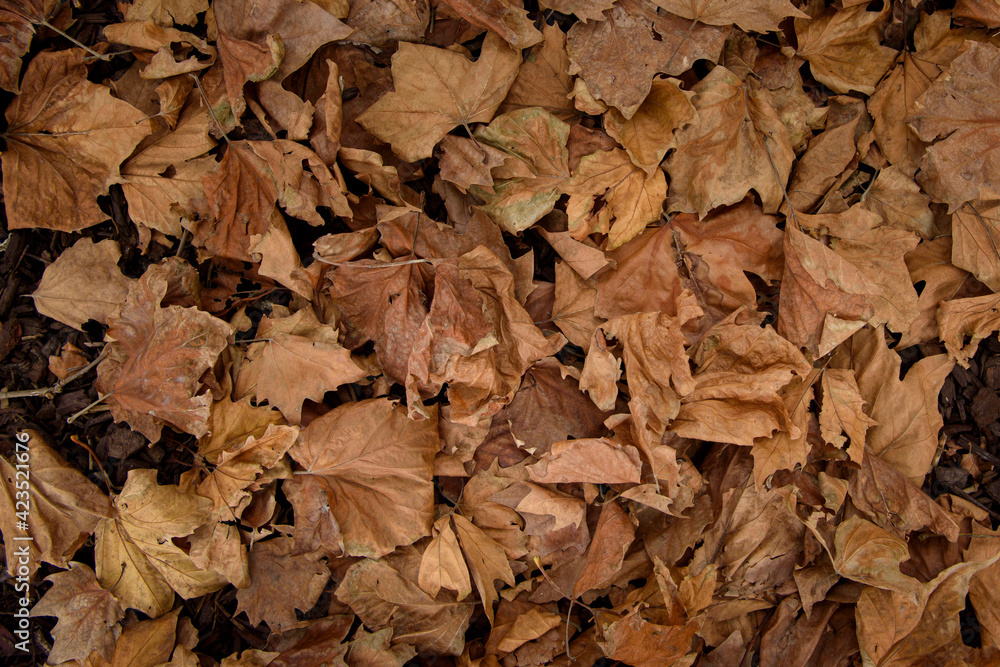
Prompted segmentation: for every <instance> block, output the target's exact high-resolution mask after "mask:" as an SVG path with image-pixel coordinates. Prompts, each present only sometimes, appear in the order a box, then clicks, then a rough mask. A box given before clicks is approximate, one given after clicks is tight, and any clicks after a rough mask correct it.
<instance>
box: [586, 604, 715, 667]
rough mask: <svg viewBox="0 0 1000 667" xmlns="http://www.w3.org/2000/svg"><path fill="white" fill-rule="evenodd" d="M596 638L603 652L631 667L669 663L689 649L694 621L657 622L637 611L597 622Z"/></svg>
mask: <svg viewBox="0 0 1000 667" xmlns="http://www.w3.org/2000/svg"><path fill="white" fill-rule="evenodd" d="M600 629H601V636H602V637H603V638H602V639H599V640H598V644H600V646H601V649H602V650H603V651H604V655H605V656H607V657H608V658H610V659H611V660H621V661H622V662H624V663H626V664H628V665H633V666H634V667H655V666H656V665H664V664H673V663H675V662H676V661H677V660H680V659H681V658H682V657H684V655H685V654H686V653H688V651H690V649H691V639H692V638H693V637H694V633H695V632H696V631H697V629H698V624H697V623H688V624H687V625H670V626H664V625H657V624H655V623H650V622H649V621H647V620H645V619H643V618H642V617H641V616H640V615H639V612H638V611H633V612H632V613H630V614H628V615H627V616H625V617H624V618H620V619H618V620H615V621H614V622H612V623H608V624H606V625H605V624H602V625H601V628H600Z"/></svg>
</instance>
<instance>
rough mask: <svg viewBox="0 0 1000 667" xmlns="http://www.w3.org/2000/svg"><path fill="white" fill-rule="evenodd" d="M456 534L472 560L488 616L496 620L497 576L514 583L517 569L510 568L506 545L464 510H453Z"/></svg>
mask: <svg viewBox="0 0 1000 667" xmlns="http://www.w3.org/2000/svg"><path fill="white" fill-rule="evenodd" d="M451 518H452V522H453V524H454V526H455V534H456V535H458V541H459V543H460V544H461V545H462V552H463V553H464V554H465V562H466V563H467V564H468V567H469V572H470V574H472V581H473V582H474V583H475V584H476V590H477V591H479V599H480V600H482V602H483V609H484V610H485V612H486V617H487V618H489V619H490V623H493V603H494V602H496V600H497V589H496V583H494V582H495V581H496V580H497V579H500V580H502V581H503V582H504V583H506V584H507V585H508V586H513V585H514V573H513V572H512V571H511V569H510V562H509V561H508V560H507V553H506V551H505V550H504V548H503V547H502V546H500V545H499V544H498V543H497V542H496V541H494V540H493V539H492V538H491V537H490V536H489V535H487V534H486V533H484V532H483V531H482V530H480V528H479V527H478V526H476V525H475V524H474V523H472V522H471V521H469V520H468V519H466V518H465V517H464V516H462V515H461V514H452V515H451Z"/></svg>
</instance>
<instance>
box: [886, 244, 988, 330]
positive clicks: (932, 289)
mask: <svg viewBox="0 0 1000 667" xmlns="http://www.w3.org/2000/svg"><path fill="white" fill-rule="evenodd" d="M951 247H952V240H951V238H950V237H947V236H946V237H941V238H937V239H933V240H931V241H923V242H922V243H921V244H920V245H918V246H917V247H916V248H915V249H914V250H911V251H910V252H908V253H906V257H905V259H906V266H907V268H908V269H909V270H910V280H911V281H912V282H913V284H914V285H918V284H920V283H923V290H922V291H921V292H920V297H919V298H918V299H917V316H916V317H915V318H914V319H913V324H912V325H910V331H909V332H907V333H906V334H904V335H903V338H902V340H900V341H899V345H900V347H901V348H906V347H909V346H910V345H914V344H917V343H924V342H927V341H929V340H933V339H935V338H938V337H939V332H938V324H937V313H938V306H939V305H943V304H942V302H943V301H951V300H953V299H954V300H960V299H962V298H963V297H969V296H973V295H976V294H981V293H982V291H980V290H985V289H986V288H985V287H983V286H982V285H979V283H978V282H977V281H976V280H975V279H974V278H973V277H972V276H971V275H970V274H969V273H968V272H966V271H963V270H962V269H959V268H956V267H955V265H954V264H952V263H951V255H952V248H951ZM941 339H942V340H944V341H945V342H946V344H947V339H946V337H944V336H941Z"/></svg>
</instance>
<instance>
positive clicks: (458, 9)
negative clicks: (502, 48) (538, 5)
mask: <svg viewBox="0 0 1000 667" xmlns="http://www.w3.org/2000/svg"><path fill="white" fill-rule="evenodd" d="M443 2H444V4H446V5H448V6H449V7H450V8H451V9H452V10H453V11H454V12H455V13H456V14H458V15H459V16H461V17H462V19H463V20H465V21H468V22H469V23H471V24H472V25H476V26H479V27H480V28H486V29H487V30H489V31H490V33H495V34H497V35H500V36H501V37H503V38H504V40H505V41H506V42H507V43H508V44H510V46H511V47H512V48H515V49H524V48H527V47H529V46H533V45H535V44H538V43H539V42H541V41H542V34H541V33H540V32H538V30H537V29H536V28H535V26H534V23H533V22H532V21H531V20H530V19H529V18H528V13H527V12H526V11H524V3H523V2H522V0H480V1H478V2H473V1H471V0H443Z"/></svg>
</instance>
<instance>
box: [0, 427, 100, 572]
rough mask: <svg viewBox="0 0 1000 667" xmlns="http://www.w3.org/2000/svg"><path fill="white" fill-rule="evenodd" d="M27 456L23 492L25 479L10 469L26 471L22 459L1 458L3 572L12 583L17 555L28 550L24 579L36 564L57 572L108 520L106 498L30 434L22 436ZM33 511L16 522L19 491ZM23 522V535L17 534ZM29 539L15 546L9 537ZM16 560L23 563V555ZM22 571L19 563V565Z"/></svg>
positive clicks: (0, 525) (23, 457) (41, 441)
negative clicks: (21, 548) (50, 566)
mask: <svg viewBox="0 0 1000 667" xmlns="http://www.w3.org/2000/svg"><path fill="white" fill-rule="evenodd" d="M25 433H27V435H28V442H27V443H26V444H27V446H28V448H29V450H28V451H29V452H30V455H31V458H30V462H31V468H30V475H28V478H27V482H28V486H27V489H25V488H23V483H24V481H25V473H24V472H23V470H24V469H23V468H22V469H20V470H22V472H20V473H19V472H18V469H17V468H15V465H17V464H21V465H25V464H26V463H27V457H26V456H24V452H23V450H22V452H21V453H22V456H20V457H17V456H16V454H15V456H14V457H13V460H14V461H15V463H13V464H12V463H11V462H10V461H8V460H7V459H6V458H4V457H2V456H0V478H2V479H0V486H2V487H3V488H2V492H0V531H2V532H3V535H4V537H5V539H4V545H5V547H6V553H7V561H6V562H7V570H8V571H9V572H10V574H11V576H12V577H13V576H14V575H15V573H16V571H17V565H18V562H19V559H18V556H17V551H15V550H16V549H17V548H18V547H19V546H20V545H21V544H27V548H28V551H29V553H30V558H29V564H28V568H29V570H30V574H29V576H33V575H34V573H35V571H36V570H37V569H38V567H39V565H40V564H41V561H45V562H47V563H52V564H53V565H57V566H59V567H69V566H68V565H67V563H68V561H69V558H71V557H72V556H73V554H74V553H76V550H77V549H78V548H79V547H80V546H81V545H82V544H83V543H84V541H86V540H87V537H88V536H89V535H90V533H92V532H93V530H94V527H95V526H96V525H97V524H98V522H99V521H100V520H101V518H102V517H106V516H108V515H109V514H110V512H111V508H110V506H109V503H108V498H107V497H106V496H105V495H104V494H103V493H102V492H101V491H100V490H99V489H98V488H97V487H96V486H94V484H93V483H92V482H91V481H90V480H88V479H87V478H86V477H84V476H83V474H82V473H80V471H78V470H76V469H75V468H72V467H70V466H69V464H67V463H66V461H65V460H63V458H62V457H61V456H60V455H59V454H58V453H56V452H55V451H54V450H53V449H52V448H51V447H49V445H48V444H47V443H46V442H45V440H43V439H42V437H41V436H40V435H39V434H38V433H37V432H35V431H25ZM25 490H27V492H28V500H29V502H30V506H31V508H33V511H31V512H29V513H28V514H27V518H26V519H22V518H21V516H18V514H17V512H20V511H22V508H23V506H24V497H25V496H24V491H25ZM21 521H25V522H26V523H27V529H26V530H25V529H23V528H17V527H16V526H17V525H18V523H19V522H21ZM25 532H26V533H28V534H29V535H30V536H31V537H33V538H34V539H33V540H31V541H30V542H26V543H20V542H18V541H15V540H14V539H13V537H14V536H15V535H18V534H19V533H25ZM21 558H24V557H23V555H22V556H21ZM21 564H22V565H23V564H24V563H23V561H21Z"/></svg>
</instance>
